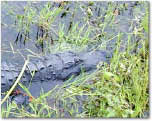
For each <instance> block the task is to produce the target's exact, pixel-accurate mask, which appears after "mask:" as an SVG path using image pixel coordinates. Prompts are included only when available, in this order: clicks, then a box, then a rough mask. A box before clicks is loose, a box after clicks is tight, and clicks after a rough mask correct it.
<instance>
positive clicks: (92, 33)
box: [1, 1, 150, 118]
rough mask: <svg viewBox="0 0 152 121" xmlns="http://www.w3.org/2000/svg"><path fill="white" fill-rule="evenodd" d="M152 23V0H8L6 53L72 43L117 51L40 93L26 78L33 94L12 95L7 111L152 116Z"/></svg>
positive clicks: (53, 49)
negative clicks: (24, 98) (22, 99)
mask: <svg viewBox="0 0 152 121" xmlns="http://www.w3.org/2000/svg"><path fill="white" fill-rule="evenodd" d="M148 25H149V3H148V2H143V1H141V2H138V1H136V2H131V1H129V2H127V1H124V2H120V1H119V2H103V1H100V2H95V1H90V2H71V1H65V2H64V1H62V2H51V1H50V2H46V1H45V2H2V41H1V43H2V49H1V52H2V60H3V61H11V62H13V61H16V62H18V63H23V62H24V59H26V58H27V57H29V56H41V55H47V54H48V53H57V52H65V51H69V50H70V51H71V50H72V51H74V52H82V51H94V50H104V51H106V52H109V54H111V55H112V57H111V59H110V63H105V62H101V63H99V64H98V66H97V69H96V71H94V72H92V73H91V74H90V73H89V74H88V73H85V72H82V73H81V74H80V75H79V76H78V77H77V78H76V79H75V80H74V81H70V78H69V80H67V81H65V82H64V83H63V84H62V85H56V86H54V88H52V89H51V90H49V91H47V92H45V91H43V89H42V90H41V92H40V94H39V96H37V97H34V96H33V95H32V94H31V92H30V91H29V89H28V88H27V87H26V86H24V85H22V84H21V83H20V82H18V85H19V86H20V87H21V88H22V89H23V90H24V91H25V93H26V94H27V95H28V96H29V101H30V102H29V103H28V104H26V105H18V104H16V102H15V101H12V102H10V99H9V97H8V98H7V99H6V100H5V102H4V104H5V105H1V116H2V118H148V117H149V110H150V107H149V26H148ZM10 55H13V56H10ZM19 56H20V57H19ZM22 57H24V59H23V58H22ZM21 58H22V59H21ZM14 81H15V80H14ZM50 81H51V80H50ZM7 93H9V91H8V92H6V93H5V94H1V95H6V94H7ZM1 100H3V99H1Z"/></svg>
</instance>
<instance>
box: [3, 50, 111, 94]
mask: <svg viewBox="0 0 152 121" xmlns="http://www.w3.org/2000/svg"><path fill="white" fill-rule="evenodd" d="M107 56H108V54H107V53H106V52H104V51H101V50H100V51H93V52H82V53H79V54H76V53H73V52H69V51H68V52H65V53H57V54H50V55H47V56H43V57H41V58H38V59H34V60H31V61H30V63H29V64H28V67H27V69H26V71H25V73H24V75H23V77H22V79H21V82H30V81H32V82H34V81H52V80H60V81H66V80H67V79H68V78H69V77H70V76H72V75H75V76H76V75H79V74H80V73H81V70H82V69H83V71H86V72H88V71H92V70H94V69H96V66H97V64H98V63H99V62H100V61H104V62H107V61H108V58H107ZM17 67H18V66H17V65H13V64H8V63H6V62H2V68H1V79H2V82H1V92H5V91H8V90H9V89H10V87H11V86H12V85H13V81H14V80H16V78H17V77H18V74H19V72H20V71H21V68H17ZM33 71H35V75H34V77H33V78H32V76H31V73H30V72H33Z"/></svg>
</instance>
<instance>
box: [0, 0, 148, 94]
mask: <svg viewBox="0 0 152 121" xmlns="http://www.w3.org/2000/svg"><path fill="white" fill-rule="evenodd" d="M46 3H47V2H32V3H31V4H30V6H31V7H32V8H33V9H36V10H37V12H39V11H40V10H41V9H42V8H43V7H44V5H45V4H46ZM27 4H28V2H2V7H1V10H2V11H1V15H2V17H1V20H2V25H1V31H2V32H1V35H2V37H1V55H2V56H1V57H2V61H6V62H11V63H19V64H23V63H24V58H23V57H22V56H21V55H23V56H24V57H26V56H27V55H28V54H31V53H30V52H29V51H27V49H29V50H31V51H33V52H34V53H37V54H42V51H41V49H40V48H38V47H37V46H36V37H37V32H38V26H37V25H32V26H31V27H30V33H29V38H30V41H27V42H26V43H25V45H24V44H23V40H24V38H22V39H21V41H18V42H17V44H16V43H15V40H16V39H17V37H18V33H19V32H18V31H17V29H16V26H15V19H14V18H13V16H11V15H10V12H11V11H12V10H13V11H14V12H15V14H24V7H25V6H26V5H27ZM110 4H112V5H113V7H112V8H111V11H115V10H116V9H117V8H118V7H119V6H122V9H120V8H119V12H118V13H116V14H118V15H116V16H115V19H114V21H115V22H114V23H115V24H111V21H112V19H113V18H112V17H108V19H106V18H105V16H106V15H108V10H109V5H110ZM125 5H127V6H126V7H125ZM52 6H53V7H52V8H51V9H53V8H55V7H59V6H60V3H55V2H54V3H52ZM146 6H147V7H148V3H147V5H146ZM88 8H90V9H91V11H92V13H93V15H92V16H91V17H90V18H89V17H88V15H87V14H86V11H87V10H88ZM64 10H66V14H65V13H64V12H61V13H60V14H59V15H58V16H57V18H56V20H55V22H53V25H54V26H53V30H54V31H56V32H58V29H59V24H64V25H65V29H64V31H65V32H68V29H69V27H70V26H71V23H72V25H74V23H77V22H80V24H79V26H82V25H84V24H86V19H85V18H87V19H89V20H88V22H89V24H90V25H91V26H92V27H94V28H95V29H97V31H93V32H92V34H91V35H90V36H94V35H97V34H100V33H101V32H102V30H101V29H100V30H98V29H99V24H102V23H104V22H106V23H107V25H106V27H105V29H104V33H105V34H106V36H104V37H100V38H99V41H98V43H94V44H90V45H88V47H87V48H86V49H88V48H89V49H94V48H98V47H99V45H100V44H102V43H103V41H107V40H110V41H107V42H106V43H107V44H106V51H110V52H111V53H112V51H113V49H114V47H115V44H116V40H117V37H115V36H116V35H118V33H119V32H121V33H123V35H122V38H121V40H122V41H123V42H122V46H121V49H122V50H124V49H125V46H126V43H127V40H128V34H129V33H132V32H133V31H134V30H135V28H139V27H140V26H139V25H140V20H141V18H142V17H143V16H144V15H145V7H144V5H143V4H139V3H138V2H126V1H125V2H123V1H122V2H94V4H93V5H89V3H88V2H68V3H67V4H66V5H65V6H64ZM50 36H51V37H52V39H53V40H54V41H55V40H58V35H56V34H55V33H54V32H53V31H51V33H50ZM147 37H148V36H147ZM100 40H101V41H100ZM131 40H132V42H135V43H136V42H137V41H139V40H140V38H139V37H138V36H136V35H131ZM10 45H12V46H13V48H14V51H15V52H16V53H15V54H14V53H12V48H11V46H10ZM53 46H54V45H53ZM57 84H59V85H62V84H63V82H60V81H58V82H55V81H54V82H43V83H40V82H35V83H32V85H31V86H30V87H29V90H30V92H31V93H32V95H33V96H35V97H36V96H39V94H40V90H41V88H43V89H45V90H44V91H48V90H50V89H52V88H53V87H54V86H55V85H57ZM44 87H45V88H44Z"/></svg>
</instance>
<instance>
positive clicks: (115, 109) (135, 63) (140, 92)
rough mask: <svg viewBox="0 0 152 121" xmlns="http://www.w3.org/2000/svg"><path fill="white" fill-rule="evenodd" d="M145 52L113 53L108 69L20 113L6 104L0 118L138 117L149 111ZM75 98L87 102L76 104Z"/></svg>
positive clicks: (53, 92)
mask: <svg viewBox="0 0 152 121" xmlns="http://www.w3.org/2000/svg"><path fill="white" fill-rule="evenodd" d="M118 38H119V37H118ZM142 43H144V41H143V42H142ZM118 48H119V46H118ZM118 48H117V49H118ZM144 50H145V48H144V46H143V48H141V49H140V51H139V52H138V53H134V54H129V53H128V52H130V51H128V52H127V51H125V52H122V53H117V52H116V53H115V54H114V55H113V58H112V60H111V64H110V65H108V64H106V63H104V66H100V65H99V66H98V70H97V71H96V72H94V73H92V74H91V75H88V74H85V73H82V74H81V75H80V77H79V78H78V79H77V80H76V81H74V82H71V83H65V85H63V86H62V87H56V88H54V89H53V90H50V91H49V92H48V93H42V94H41V95H40V97H38V98H36V99H34V100H33V101H32V102H31V103H30V104H29V105H28V106H26V107H22V108H21V109H20V108H19V107H18V106H17V105H16V104H15V103H12V104H9V103H8V107H7V109H5V110H4V109H3V108H2V112H1V114H2V117H8V116H9V115H10V114H14V115H15V117H29V118H39V117H41V118H48V117H64V116H65V115H64V113H63V112H62V111H61V110H64V112H68V115H69V116H70V117H79V118H80V117H82V118H84V117H87V118H92V117H104V118H105V117H106V118H108V117H119V118H122V117H127V118H129V117H130V118H135V117H141V116H142V115H143V112H144V111H146V110H149V104H148V103H149V102H148V100H149V93H148V86H149V79H148V72H149V71H148V69H149V68H148V55H147V54H146V53H145V54H146V55H145V56H142V55H143V51H144ZM116 51H117V50H116ZM141 53H142V54H141ZM118 62H119V63H118ZM65 87H67V88H65ZM24 89H25V88H24ZM61 90H62V91H61ZM28 93H29V92H28ZM78 96H79V97H80V98H83V96H86V98H85V99H83V100H78V99H77V97H78ZM47 99H55V100H56V101H55V102H56V103H55V102H54V103H52V104H51V106H52V107H51V106H50V105H49V104H48V103H49V101H47ZM59 102H62V106H61V107H58V103H59ZM80 103H82V105H81V106H82V109H83V111H82V112H81V113H79V112H78V110H79V106H80V105H79V104H80ZM71 104H72V106H69V105H71ZM27 107H28V108H29V109H30V110H31V112H30V113H29V112H28V111H27V109H26V108H27ZM14 109H15V110H17V112H14V111H13V110H14Z"/></svg>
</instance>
